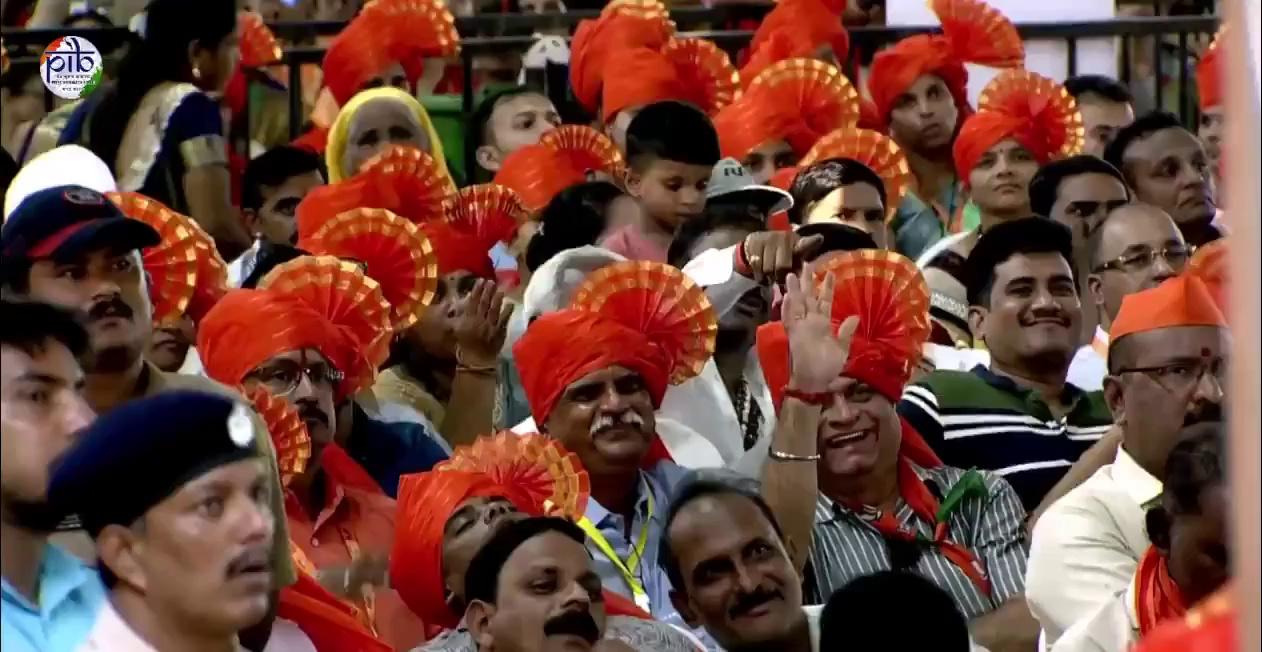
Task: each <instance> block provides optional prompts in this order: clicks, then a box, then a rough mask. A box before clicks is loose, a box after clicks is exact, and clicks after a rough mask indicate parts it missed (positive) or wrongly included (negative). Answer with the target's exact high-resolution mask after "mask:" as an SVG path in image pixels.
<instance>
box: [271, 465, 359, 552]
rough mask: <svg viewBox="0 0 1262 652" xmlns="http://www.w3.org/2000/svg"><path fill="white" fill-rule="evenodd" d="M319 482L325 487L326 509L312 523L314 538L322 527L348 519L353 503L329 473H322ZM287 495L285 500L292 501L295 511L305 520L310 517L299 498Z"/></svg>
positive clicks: (287, 493) (288, 493) (289, 493)
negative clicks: (351, 503)
mask: <svg viewBox="0 0 1262 652" xmlns="http://www.w3.org/2000/svg"><path fill="white" fill-rule="evenodd" d="M319 482H321V483H323V485H324V507H323V508H321V509H320V513H319V514H316V517H315V520H314V521H313V522H312V523H311V534H312V536H315V534H316V533H317V532H319V531H320V529H321V528H322V527H324V526H325V525H327V524H329V523H330V522H333V523H335V524H336V523H338V522H341V521H342V520H343V519H345V518H348V516H349V512H350V509H351V507H350V502H351V501H350V500H348V499H347V498H348V497H347V493H346V489H345V488H344V487H342V485H341V484H339V483H338V482H337V481H335V480H334V479H333V478H332V477H331V476H330V475H329V474H328V473H324V472H321V473H320V478H319ZM285 493H286V495H285V500H286V501H292V503H293V504H292V507H293V509H294V510H297V512H298V513H299V514H301V515H302V516H303V518H304V520H305V519H306V518H307V517H308V513H307V508H306V506H305V505H303V504H302V503H301V501H299V500H298V496H297V495H296V494H294V493H293V492H289V491H287V492H285ZM286 511H289V510H286Z"/></svg>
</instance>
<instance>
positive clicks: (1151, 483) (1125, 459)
mask: <svg viewBox="0 0 1262 652" xmlns="http://www.w3.org/2000/svg"><path fill="white" fill-rule="evenodd" d="M1113 481H1114V482H1116V483H1117V486H1119V487H1121V489H1122V491H1123V492H1124V493H1125V494H1126V495H1127V496H1129V497H1130V499H1131V500H1133V501H1135V504H1136V505H1139V506H1141V507H1145V506H1147V505H1148V503H1151V502H1152V501H1154V500H1157V499H1158V498H1160V497H1161V490H1162V485H1161V481H1160V480H1158V479H1157V478H1155V477H1153V475H1152V474H1151V473H1149V472H1147V471H1145V470H1144V467H1142V466H1140V465H1139V462H1136V461H1135V458H1133V457H1131V456H1130V454H1129V453H1127V452H1126V450H1125V449H1124V448H1122V447H1121V446H1119V447H1118V449H1117V458H1116V459H1114V460H1113Z"/></svg>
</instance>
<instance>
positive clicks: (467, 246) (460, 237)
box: [421, 222, 495, 280]
mask: <svg viewBox="0 0 1262 652" xmlns="http://www.w3.org/2000/svg"><path fill="white" fill-rule="evenodd" d="M421 232H422V233H424V234H425V236H426V237H428V238H429V241H430V242H431V243H433V245H434V253H435V254H437V256H438V274H439V276H446V275H448V274H452V273H455V272H468V273H470V274H473V275H474V276H476V277H478V278H484V279H487V280H494V279H495V266H494V265H492V264H491V258H490V251H491V248H492V247H494V246H495V242H487V241H486V240H483V239H481V238H478V237H477V236H475V235H473V234H469V233H464V232H461V231H460V230H459V229H457V228H455V227H453V226H452V225H450V224H447V223H446V222H430V223H428V224H423V225H421Z"/></svg>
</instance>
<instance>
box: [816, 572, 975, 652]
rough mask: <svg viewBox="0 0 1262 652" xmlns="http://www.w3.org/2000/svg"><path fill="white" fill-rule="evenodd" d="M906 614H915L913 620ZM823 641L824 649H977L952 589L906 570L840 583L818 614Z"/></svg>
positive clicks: (960, 651) (951, 651) (964, 651)
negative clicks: (840, 585) (911, 622)
mask: <svg viewBox="0 0 1262 652" xmlns="http://www.w3.org/2000/svg"><path fill="white" fill-rule="evenodd" d="M905 614H916V622H915V624H914V626H913V625H911V624H910V623H908V622H907V620H906V618H905ZM820 643H821V644H822V646H821V649H823V650H847V649H859V650H879V649H899V650H938V651H940V652H969V650H971V649H975V648H974V647H973V646H972V644H971V642H970V638H969V634H968V622H967V621H966V620H964V616H963V615H961V614H960V611H959V609H958V608H956V606H955V602H954V601H953V600H952V599H951V596H950V594H948V593H947V592H946V591H944V590H942V589H941V588H939V587H938V586H936V585H934V584H933V583H932V582H930V581H928V580H926V579H924V578H923V577H920V576H919V575H916V574H914V573H906V572H902V571H881V572H879V573H873V574H871V575H864V576H862V577H859V578H857V579H855V580H853V581H851V582H850V583H848V584H846V585H845V586H843V587H841V588H840V589H837V591H835V592H834V593H833V594H832V596H831V597H830V598H828V603H827V604H825V605H824V611H823V613H822V614H821V615H820Z"/></svg>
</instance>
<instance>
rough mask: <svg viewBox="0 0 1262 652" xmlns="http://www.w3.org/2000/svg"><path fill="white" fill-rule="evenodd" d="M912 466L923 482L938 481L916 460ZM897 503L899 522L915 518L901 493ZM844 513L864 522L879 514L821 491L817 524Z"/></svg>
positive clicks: (816, 504)
mask: <svg viewBox="0 0 1262 652" xmlns="http://www.w3.org/2000/svg"><path fill="white" fill-rule="evenodd" d="M911 468H912V471H914V472H915V473H916V477H918V478H920V481H921V482H927V481H936V478H934V477H933V474H932V473H930V472H929V469H925V468H921V467H920V466H919V465H917V464H915V463H914V462H913V463H911ZM945 489H948V487H939V489H938V490H939V491H944V490H945ZM895 505H896V506H895V507H894V513H895V516H897V517H898V521H899V523H905V522H906V521H907V519H908V518H915V512H913V511H912V510H911V509H910V508H908V506H907V501H905V500H903V497H902V495H901V494H900V495H899V497H898V502H897V503H896V504H895ZM843 514H850V515H853V516H854V517H855V518H857V519H859V520H861V521H864V522H867V521H869V520H872V519H873V518H875V517H876V516H877V514H876V513H875V512H871V513H863V514H861V513H859V512H856V511H854V510H853V509H850V508H849V507H847V506H846V505H844V504H842V503H840V502H838V501H835V500H833V499H832V498H829V497H828V496H825V495H824V493H823V492H820V494H819V501H818V502H816V503H815V523H816V524H820V523H830V522H832V521H835V520H837V519H838V518H840V517H841V516H842V515H843Z"/></svg>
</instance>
